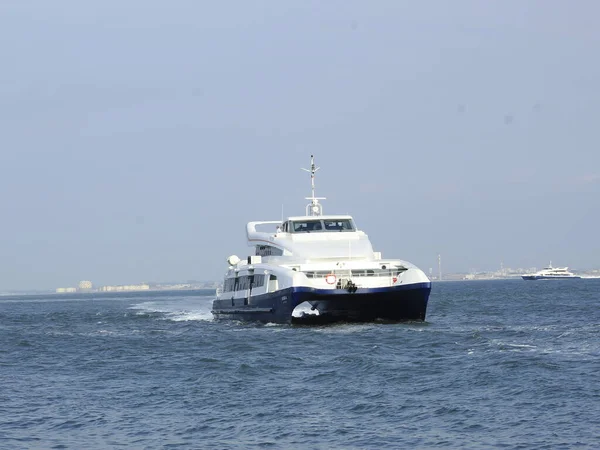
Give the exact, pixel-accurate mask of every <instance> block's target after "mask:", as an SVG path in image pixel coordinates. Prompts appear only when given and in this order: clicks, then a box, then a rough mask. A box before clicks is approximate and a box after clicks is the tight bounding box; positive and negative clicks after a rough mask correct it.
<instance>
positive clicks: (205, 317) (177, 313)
mask: <svg viewBox="0 0 600 450" xmlns="http://www.w3.org/2000/svg"><path fill="white" fill-rule="evenodd" d="M211 304H212V298H210V297H206V298H200V299H199V298H197V297H195V298H194V297H188V298H174V299H167V300H161V301H146V302H142V303H137V304H135V305H132V306H130V307H129V309H132V310H136V311H138V314H148V313H161V314H163V315H164V318H165V320H171V321H174V322H182V321H191V320H198V321H207V322H211V321H212V320H213V315H212V313H211V309H212V306H211Z"/></svg>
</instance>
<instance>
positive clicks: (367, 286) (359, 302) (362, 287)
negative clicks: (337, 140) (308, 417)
mask: <svg viewBox="0 0 600 450" xmlns="http://www.w3.org/2000/svg"><path fill="white" fill-rule="evenodd" d="M318 169H319V168H318V167H316V166H315V164H314V157H313V156H312V155H311V168H310V169H304V170H306V171H307V172H310V175H311V186H312V196H311V197H307V200H310V203H309V204H308V205H307V206H306V215H304V216H294V217H288V218H287V219H286V220H283V219H282V220H270V221H260V222H249V223H248V224H247V225H246V234H247V241H248V245H249V246H251V247H254V255H251V256H248V257H247V258H244V259H240V258H239V257H237V256H235V255H232V256H230V257H229V258H228V259H227V262H228V265H229V268H228V269H227V272H226V273H225V277H224V281H223V284H222V286H220V287H219V288H218V289H217V292H216V299H215V300H214V302H213V307H212V313H213V316H214V317H215V319H229V320H241V321H259V322H263V323H266V322H271V323H319V324H320V323H330V322H337V321H346V322H371V321H376V320H382V321H391V322H398V321H409V320H414V321H423V320H425V313H426V310H427V302H428V299H429V293H430V291H431V282H430V280H429V278H427V276H426V275H425V273H424V272H423V271H422V270H420V269H419V268H417V267H416V266H415V265H413V264H411V263H409V262H407V261H403V260H400V259H382V257H381V253H380V252H375V251H373V247H372V245H371V242H370V240H369V237H368V236H367V234H365V233H364V232H363V231H361V230H359V229H358V228H357V226H356V224H355V223H354V219H353V218H352V216H349V215H323V207H322V205H321V203H320V202H319V200H323V199H324V198H323V197H315V184H314V180H315V172H316V171H317V170H318ZM298 306H300V308H298V309H296V308H297V307H298Z"/></svg>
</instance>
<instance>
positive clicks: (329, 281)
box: [325, 273, 336, 284]
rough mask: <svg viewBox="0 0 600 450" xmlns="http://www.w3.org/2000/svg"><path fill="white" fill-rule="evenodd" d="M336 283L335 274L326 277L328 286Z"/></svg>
mask: <svg viewBox="0 0 600 450" xmlns="http://www.w3.org/2000/svg"><path fill="white" fill-rule="evenodd" d="M335 281H336V276H335V274H333V273H329V274H327V276H326V277H325V282H326V283H327V284H335Z"/></svg>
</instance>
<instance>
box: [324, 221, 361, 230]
mask: <svg viewBox="0 0 600 450" xmlns="http://www.w3.org/2000/svg"><path fill="white" fill-rule="evenodd" d="M323 222H324V223H325V230H327V231H354V226H353V225H352V221H351V220H350V219H329V220H324V221H323Z"/></svg>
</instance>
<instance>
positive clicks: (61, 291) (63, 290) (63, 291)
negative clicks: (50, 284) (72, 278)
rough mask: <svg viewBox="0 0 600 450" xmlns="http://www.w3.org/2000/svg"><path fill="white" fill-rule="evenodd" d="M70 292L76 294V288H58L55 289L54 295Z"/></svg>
mask: <svg viewBox="0 0 600 450" xmlns="http://www.w3.org/2000/svg"><path fill="white" fill-rule="evenodd" d="M70 292H77V288H74V287H60V288H56V293H57V294H66V293H70Z"/></svg>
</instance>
